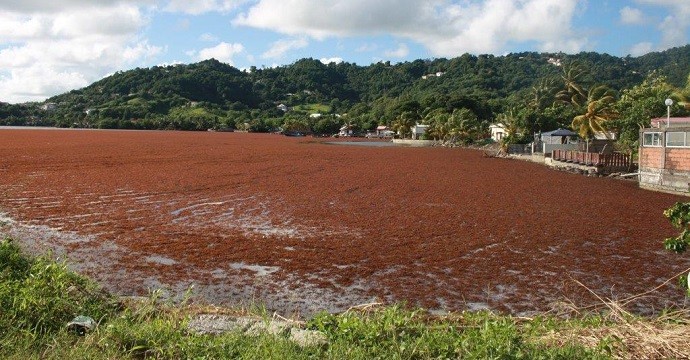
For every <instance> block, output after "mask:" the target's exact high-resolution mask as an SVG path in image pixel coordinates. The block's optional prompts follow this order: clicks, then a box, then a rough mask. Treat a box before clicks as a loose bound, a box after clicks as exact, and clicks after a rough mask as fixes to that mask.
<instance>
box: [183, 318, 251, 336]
mask: <svg viewBox="0 0 690 360" xmlns="http://www.w3.org/2000/svg"><path fill="white" fill-rule="evenodd" d="M260 322H261V320H259V319H253V318H248V317H236V316H228V315H213V314H202V315H199V316H197V317H196V318H194V319H192V320H191V321H190V322H189V324H187V329H188V330H190V331H193V332H195V333H198V334H213V335H218V334H223V333H227V332H233V331H236V332H247V331H248V330H250V329H251V328H252V327H253V326H254V325H255V324H256V323H260Z"/></svg>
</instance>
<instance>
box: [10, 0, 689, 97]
mask: <svg viewBox="0 0 690 360" xmlns="http://www.w3.org/2000/svg"><path fill="white" fill-rule="evenodd" d="M689 38H690V0H629V1H623V0H610V1H606V0H139V1H133V0H60V1H56V0H0V102H9V103H21V102H28V101H44V100H45V99H46V98H48V97H50V96H53V95H57V94H61V93H64V92H67V91H70V90H74V89H79V88H82V87H85V86H88V85H89V84H91V83H93V82H95V81H97V80H99V79H102V78H104V77H106V76H108V75H111V74H113V73H115V72H117V71H124V70H129V69H133V68H137V67H151V66H156V65H172V64H180V63H183V64H189V63H194V62H198V61H202V60H205V59H210V58H215V59H217V60H219V61H222V62H225V63H228V64H230V65H232V66H235V67H237V68H239V69H243V70H246V69H249V68H250V67H251V66H256V67H258V68H262V67H274V66H281V65H289V64H291V63H294V62H295V61H296V60H299V59H302V58H307V57H308V58H314V59H319V60H321V61H322V62H324V63H329V62H341V61H345V62H348V63H356V64H359V65H363V66H364V65H369V64H372V63H376V62H380V61H390V62H392V63H398V62H404V61H413V60H416V59H432V58H453V57H457V56H460V55H462V54H465V53H470V54H475V55H479V54H493V55H496V56H501V55H505V54H508V53H514V52H523V51H536V52H564V53H569V54H574V53H578V52H581V51H594V52H599V53H608V54H610V55H614V56H627V55H631V56H640V55H644V54H646V53H649V52H653V51H663V50H666V49H669V48H672V47H676V46H683V45H686V44H687V43H688V41H689Z"/></svg>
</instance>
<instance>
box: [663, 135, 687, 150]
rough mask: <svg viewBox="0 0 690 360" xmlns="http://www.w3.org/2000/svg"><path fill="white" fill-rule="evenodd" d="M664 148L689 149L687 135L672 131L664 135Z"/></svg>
mask: <svg viewBox="0 0 690 360" xmlns="http://www.w3.org/2000/svg"><path fill="white" fill-rule="evenodd" d="M666 146H668V147H690V143H689V141H688V133H686V132H680V131H674V132H667V133H666Z"/></svg>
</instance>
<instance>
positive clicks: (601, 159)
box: [551, 150, 632, 169]
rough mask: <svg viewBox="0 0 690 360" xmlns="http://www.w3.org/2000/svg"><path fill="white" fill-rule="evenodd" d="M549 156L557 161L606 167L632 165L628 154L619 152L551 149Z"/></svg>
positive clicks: (623, 167) (626, 166)
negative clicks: (602, 152) (604, 152)
mask: <svg viewBox="0 0 690 360" xmlns="http://www.w3.org/2000/svg"><path fill="white" fill-rule="evenodd" d="M551 158H552V159H553V160H557V161H563V162H569V163H573V164H580V165H586V166H596V167H604V168H608V169H616V168H619V169H627V168H629V167H630V166H631V165H632V161H631V159H630V156H629V155H626V154H621V153H613V154H599V153H590V152H584V151H573V150H553V152H552V153H551Z"/></svg>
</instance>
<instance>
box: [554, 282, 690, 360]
mask: <svg viewBox="0 0 690 360" xmlns="http://www.w3.org/2000/svg"><path fill="white" fill-rule="evenodd" d="M688 270H690V269H687V270H684V271H683V272H681V273H680V274H678V275H676V276H674V277H673V278H671V279H669V280H667V281H666V282H664V283H663V284H661V285H660V286H658V287H656V288H654V289H652V290H650V291H647V292H644V293H642V294H639V295H635V296H631V297H629V298H626V299H623V300H619V301H612V300H610V299H607V298H605V297H602V296H600V295H598V294H596V293H594V292H593V291H592V290H591V289H589V288H587V287H586V286H585V285H584V284H582V283H580V282H579V281H577V280H574V279H573V281H574V282H576V283H577V284H578V285H580V286H583V287H585V288H586V289H587V290H588V291H589V292H590V293H592V294H593V295H594V296H596V297H597V299H598V300H599V304H598V305H596V308H593V307H588V308H584V309H583V308H580V309H577V308H574V307H573V308H571V310H572V311H573V312H575V313H577V314H578V315H580V316H582V315H583V313H584V312H591V311H596V312H599V313H601V316H602V319H603V320H604V324H603V325H601V326H586V327H581V328H570V329H564V330H562V331H551V332H550V333H548V334H547V335H546V336H544V337H542V339H541V340H542V341H544V342H546V343H549V344H552V345H553V344H556V345H562V344H572V343H576V344H582V345H584V346H586V347H589V348H596V347H599V348H602V347H603V348H605V349H606V350H608V352H609V353H610V355H611V356H612V357H613V358H615V359H690V341H689V340H690V310H687V309H683V310H676V311H670V312H666V313H664V314H661V315H659V316H656V317H640V316H635V315H633V314H631V313H630V312H628V311H627V310H625V306H626V305H628V304H629V303H631V302H632V301H633V300H635V299H638V298H639V297H642V296H647V295H649V294H651V293H653V292H654V291H655V290H657V289H659V288H661V287H662V286H665V285H666V284H668V283H669V282H671V281H672V280H674V279H676V278H677V277H678V276H680V275H682V274H684V273H687V271H688ZM679 291H680V290H679ZM602 310H603V311H602Z"/></svg>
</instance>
